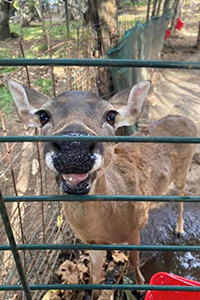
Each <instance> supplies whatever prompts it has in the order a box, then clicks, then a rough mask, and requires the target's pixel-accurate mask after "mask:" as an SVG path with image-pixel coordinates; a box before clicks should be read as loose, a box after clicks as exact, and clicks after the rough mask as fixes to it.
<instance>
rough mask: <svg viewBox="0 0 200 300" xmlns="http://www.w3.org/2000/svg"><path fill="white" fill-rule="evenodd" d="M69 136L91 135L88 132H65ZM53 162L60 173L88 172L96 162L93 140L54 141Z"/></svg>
mask: <svg viewBox="0 0 200 300" xmlns="http://www.w3.org/2000/svg"><path fill="white" fill-rule="evenodd" d="M65 135H67V136H74V137H77V136H90V135H89V134H88V133H86V132H65ZM52 144H53V148H54V150H55V154H54V155H53V163H54V166H55V168H56V170H57V171H58V172H59V173H65V174H70V173H79V174H81V173H87V172H89V171H90V170H91V169H92V167H93V166H94V163H95V156H94V150H95V147H96V144H95V143H94V142H93V141H60V142H56V143H52Z"/></svg>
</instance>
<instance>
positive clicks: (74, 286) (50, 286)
mask: <svg viewBox="0 0 200 300" xmlns="http://www.w3.org/2000/svg"><path fill="white" fill-rule="evenodd" d="M22 289H23V288H22V286H21V285H0V291H8V290H12V291H17V290H22ZM29 289H30V290H32V291H36V290H40V291H41V290H145V291H147V290H151V291H152V290H156V291H188V292H189V291H190V292H200V286H178V285H177V286H175V285H173V286H171V285H147V284H144V285H139V284H40V285H39V284H34V285H29Z"/></svg>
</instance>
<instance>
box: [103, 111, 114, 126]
mask: <svg viewBox="0 0 200 300" xmlns="http://www.w3.org/2000/svg"><path fill="white" fill-rule="evenodd" d="M116 114H117V112H116V111H114V110H110V111H108V112H107V114H106V116H105V120H106V122H108V123H109V124H110V125H111V126H114V125H115V116H116Z"/></svg>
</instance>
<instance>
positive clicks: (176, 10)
mask: <svg viewBox="0 0 200 300" xmlns="http://www.w3.org/2000/svg"><path fill="white" fill-rule="evenodd" d="M181 8H182V0H174V4H173V7H172V9H173V17H172V22H171V27H170V30H171V31H172V33H173V32H174V31H175V25H176V20H177V17H180V16H181Z"/></svg>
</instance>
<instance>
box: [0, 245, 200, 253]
mask: <svg viewBox="0 0 200 300" xmlns="http://www.w3.org/2000/svg"><path fill="white" fill-rule="evenodd" d="M17 248H18V250H107V251H112V250H122V251H125V250H127V251H131V250H132V251H136V250H139V251H190V252H193V251H200V246H172V245H164V246H163V245H94V244H92V245H88V244H73V245H71V244H70V245H68V244H19V245H17ZM8 250H11V247H10V245H0V251H8Z"/></svg>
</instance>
